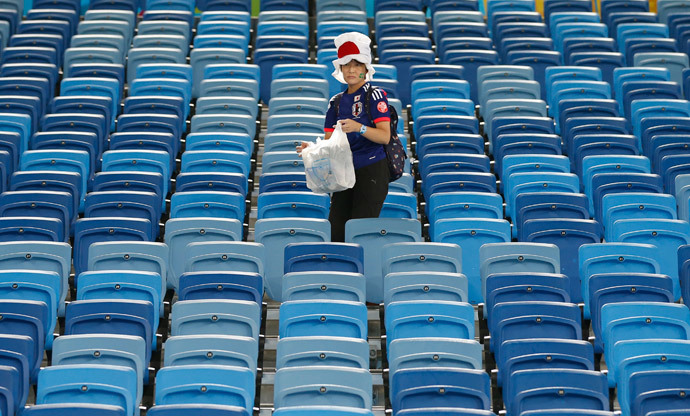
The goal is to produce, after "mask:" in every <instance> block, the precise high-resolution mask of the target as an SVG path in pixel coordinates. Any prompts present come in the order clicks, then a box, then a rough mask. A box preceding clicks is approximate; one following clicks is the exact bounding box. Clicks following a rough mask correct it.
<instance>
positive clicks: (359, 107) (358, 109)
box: [352, 101, 364, 117]
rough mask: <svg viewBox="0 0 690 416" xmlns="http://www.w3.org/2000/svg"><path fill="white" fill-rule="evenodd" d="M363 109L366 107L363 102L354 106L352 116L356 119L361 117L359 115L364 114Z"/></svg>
mask: <svg viewBox="0 0 690 416" xmlns="http://www.w3.org/2000/svg"><path fill="white" fill-rule="evenodd" d="M363 107H364V106H363V105H362V102H361V101H358V102H356V103H354V104H352V115H353V116H355V117H359V115H360V114H362V108H363Z"/></svg>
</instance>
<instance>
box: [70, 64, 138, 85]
mask: <svg viewBox="0 0 690 416" xmlns="http://www.w3.org/2000/svg"><path fill="white" fill-rule="evenodd" d="M69 76H70V77H72V78H86V77H99V78H100V77H102V78H113V79H116V80H117V82H118V83H119V84H120V86H124V85H125V66H124V65H123V64H108V63H100V62H99V63H95V62H94V63H88V64H82V63H75V64H72V66H71V68H70V73H69Z"/></svg>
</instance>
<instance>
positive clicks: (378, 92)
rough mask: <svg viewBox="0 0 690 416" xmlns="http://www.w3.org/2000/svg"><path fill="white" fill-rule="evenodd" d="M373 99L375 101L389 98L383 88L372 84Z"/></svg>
mask: <svg viewBox="0 0 690 416" xmlns="http://www.w3.org/2000/svg"><path fill="white" fill-rule="evenodd" d="M370 91H371V99H372V100H374V101H381V100H384V99H385V100H388V94H387V93H386V91H384V89H383V88H379V87H375V86H373V85H372V86H371V89H370Z"/></svg>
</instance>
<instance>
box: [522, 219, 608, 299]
mask: <svg viewBox="0 0 690 416" xmlns="http://www.w3.org/2000/svg"><path fill="white" fill-rule="evenodd" d="M521 233H522V235H523V236H524V237H525V240H524V241H529V242H533V243H545V244H555V245H556V246H558V248H559V250H560V253H561V273H563V274H564V275H566V276H568V278H569V279H570V288H569V289H568V292H569V293H570V298H571V301H572V302H577V303H579V302H581V301H582V292H581V291H580V272H579V264H578V257H577V254H578V250H579V249H580V246H581V245H583V244H593V243H600V242H601V239H602V236H603V229H602V227H601V224H599V223H598V222H596V221H594V220H589V219H564V218H559V219H531V220H527V221H525V222H524V223H523V224H522V225H521Z"/></svg>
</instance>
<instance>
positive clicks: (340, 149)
mask: <svg viewBox="0 0 690 416" xmlns="http://www.w3.org/2000/svg"><path fill="white" fill-rule="evenodd" d="M302 159H303V160H304V171H305V173H306V174H307V187H308V188H309V189H311V190H312V191H314V192H317V193H330V192H339V191H344V190H345V189H350V188H352V187H353V186H355V168H354V165H353V163H352V151H351V150H350V142H348V140H347V135H346V134H345V133H343V130H342V128H341V127H340V123H338V124H337V125H336V127H335V130H334V131H333V134H332V135H331V137H330V139H328V140H321V139H317V141H316V143H314V144H311V143H309V145H308V146H307V147H306V148H304V150H302Z"/></svg>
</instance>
